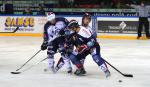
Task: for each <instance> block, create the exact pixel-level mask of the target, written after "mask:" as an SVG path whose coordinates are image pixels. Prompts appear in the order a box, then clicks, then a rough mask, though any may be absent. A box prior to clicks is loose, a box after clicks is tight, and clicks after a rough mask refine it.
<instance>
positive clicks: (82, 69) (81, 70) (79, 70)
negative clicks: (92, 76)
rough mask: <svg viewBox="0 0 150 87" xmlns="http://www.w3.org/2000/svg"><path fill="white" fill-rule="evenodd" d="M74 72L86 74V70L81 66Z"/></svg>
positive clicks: (79, 74) (80, 74)
mask: <svg viewBox="0 0 150 87" xmlns="http://www.w3.org/2000/svg"><path fill="white" fill-rule="evenodd" d="M74 74H75V75H77V76H84V75H85V74H86V71H85V70H84V68H80V69H77V70H76V71H75V72H74Z"/></svg>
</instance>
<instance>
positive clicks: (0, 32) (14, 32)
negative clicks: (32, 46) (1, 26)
mask: <svg viewBox="0 0 150 87" xmlns="http://www.w3.org/2000/svg"><path fill="white" fill-rule="evenodd" d="M17 30H19V27H17V28H16V29H15V30H14V31H12V32H0V33H15V32H16V31H17Z"/></svg>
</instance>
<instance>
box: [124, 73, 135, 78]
mask: <svg viewBox="0 0 150 87" xmlns="http://www.w3.org/2000/svg"><path fill="white" fill-rule="evenodd" d="M123 76H125V77H131V78H133V75H132V74H123Z"/></svg>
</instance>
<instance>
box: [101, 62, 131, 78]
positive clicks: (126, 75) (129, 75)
mask: <svg viewBox="0 0 150 87" xmlns="http://www.w3.org/2000/svg"><path fill="white" fill-rule="evenodd" d="M103 60H104V61H105V62H106V63H107V64H108V65H110V66H111V67H112V68H113V69H115V70H116V71H117V72H118V73H120V74H121V75H123V76H124V77H132V78H133V75H132V74H125V73H122V72H121V71H120V70H118V69H117V68H115V67H114V66H113V65H111V64H110V63H109V62H108V61H106V60H105V59H103Z"/></svg>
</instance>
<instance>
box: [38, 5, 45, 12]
mask: <svg viewBox="0 0 150 87" xmlns="http://www.w3.org/2000/svg"><path fill="white" fill-rule="evenodd" d="M38 15H45V10H44V8H43V6H42V5H41V4H39V11H38Z"/></svg>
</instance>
